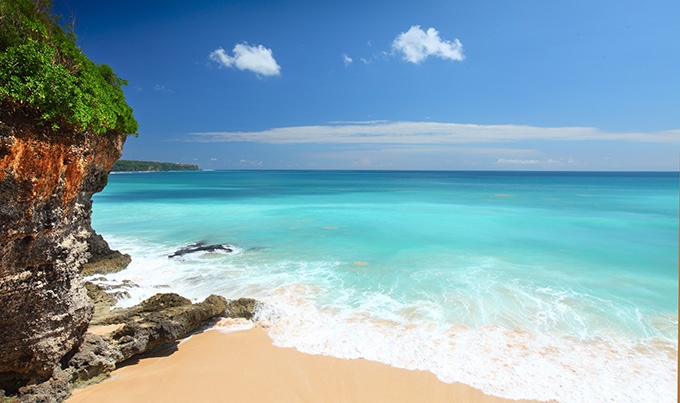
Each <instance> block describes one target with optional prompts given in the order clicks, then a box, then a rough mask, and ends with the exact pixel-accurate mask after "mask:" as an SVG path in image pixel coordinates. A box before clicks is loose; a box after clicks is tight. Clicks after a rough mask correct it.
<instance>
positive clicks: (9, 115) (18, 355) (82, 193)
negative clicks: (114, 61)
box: [0, 0, 138, 401]
mask: <svg viewBox="0 0 680 403" xmlns="http://www.w3.org/2000/svg"><path fill="white" fill-rule="evenodd" d="M125 84H126V82H125V80H122V79H120V78H119V77H118V76H116V75H115V74H114V73H113V70H112V69H111V67H109V66H107V65H105V64H99V65H98V64H95V63H94V62H92V61H91V60H90V59H88V58H87V56H85V55H84V54H83V53H82V51H81V50H80V49H79V48H78V47H77V45H76V37H75V34H74V33H73V31H72V30H71V29H70V28H69V27H68V26H66V27H63V26H62V25H60V23H59V17H57V16H55V15H54V14H53V13H52V9H51V1H50V0H41V1H36V0H2V1H0V398H1V397H2V396H3V394H4V393H5V392H8V393H10V394H14V393H16V392H17V391H19V389H20V388H22V387H24V386H30V385H35V384H39V383H46V384H48V386H49V385H50V384H52V382H53V380H54V379H59V374H58V372H59V371H60V370H61V368H62V366H65V365H66V363H67V362H68V360H69V358H70V356H71V355H73V354H75V352H76V349H77V347H78V346H79V345H80V344H81V342H82V339H83V334H84V333H85V330H86V328H87V326H88V321H89V320H90V318H91V316H92V312H93V306H92V303H91V301H90V300H89V299H88V297H87V294H86V291H85V288H84V287H83V280H82V276H81V269H82V268H83V265H84V264H85V263H86V262H88V260H91V259H92V255H93V254H97V255H98V256H95V257H96V258H100V259H101V258H102V256H105V257H106V256H113V255H115V253H113V252H111V251H110V250H109V249H108V245H104V244H105V241H103V239H101V237H98V236H97V235H96V234H95V233H94V231H92V228H91V227H90V213H91V206H92V201H91V196H92V194H94V193H95V192H98V191H100V190H102V189H103V188H104V186H105V185H106V181H107V175H108V173H109V171H110V170H111V168H112V167H113V163H114V162H115V161H116V160H117V159H118V158H119V157H120V155H121V152H122V148H123V143H124V142H125V135H126V134H135V133H136V132H137V128H138V125H137V121H136V120H135V119H134V116H133V114H132V108H130V106H129V105H128V104H127V103H126V101H125V96H124V94H123V90H122V87H123V86H124V85H125ZM113 257H115V256H113ZM47 380H50V381H48V382H45V381H47ZM60 390H63V387H62V388H61V389H60ZM19 392H20V391H19ZM60 393H62V392H59V391H57V390H56V389H55V391H54V393H52V394H51V395H52V397H51V398H50V399H52V400H59V398H60V397H59V396H60V395H59V394H60ZM43 401H45V400H44V399H43Z"/></svg>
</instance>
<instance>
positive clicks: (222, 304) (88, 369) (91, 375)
mask: <svg viewBox="0 0 680 403" xmlns="http://www.w3.org/2000/svg"><path fill="white" fill-rule="evenodd" d="M88 295H89V296H90V297H91V298H92V299H93V300H94V301H96V302H95V303H96V304H97V305H98V311H99V312H102V315H101V316H98V317H95V318H94V319H93V320H92V324H91V327H90V331H89V332H88V333H86V335H85V341H84V343H83V344H82V346H81V347H80V350H79V351H78V352H77V353H76V354H75V355H74V356H73V357H72V358H71V359H70V360H69V362H68V368H69V371H71V374H72V375H71V380H72V382H74V383H75V384H76V385H78V384H82V383H88V382H90V381H91V380H92V379H94V380H99V379H101V378H102V377H103V376H106V375H107V374H108V373H109V372H111V371H113V370H114V369H115V368H116V365H117V364H119V363H121V362H123V361H125V360H127V359H129V358H131V357H133V356H135V355H137V354H142V353H147V352H149V351H153V350H154V349H156V348H158V347H162V346H167V345H169V344H172V343H174V342H175V341H176V340H178V339H180V338H182V337H186V336H188V335H189V334H191V333H192V332H194V331H196V330H197V329H200V328H201V326H203V325H204V324H205V323H206V321H208V320H209V319H211V318H214V317H216V316H227V317H232V318H235V317H247V318H252V316H253V314H254V310H255V307H256V301H255V300H253V299H248V298H242V299H239V300H234V301H228V300H226V299H225V298H224V297H221V296H217V295H211V296H209V297H208V298H206V299H205V301H203V302H201V303H196V304H192V303H191V301H189V300H188V299H186V298H184V297H181V296H179V295H177V294H173V293H167V294H156V295H154V296H153V297H151V298H149V299H147V300H145V301H143V302H142V303H140V304H139V305H136V306H134V307H131V308H127V309H114V310H110V306H111V305H109V309H105V306H106V305H107V304H113V303H115V298H112V297H111V296H110V295H108V294H106V292H105V291H104V290H103V288H101V287H100V286H97V285H94V284H91V283H88Z"/></svg>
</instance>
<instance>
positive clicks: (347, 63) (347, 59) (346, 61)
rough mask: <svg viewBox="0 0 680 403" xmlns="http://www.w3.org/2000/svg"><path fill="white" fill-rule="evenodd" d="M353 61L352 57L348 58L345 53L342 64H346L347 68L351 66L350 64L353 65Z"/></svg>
mask: <svg viewBox="0 0 680 403" xmlns="http://www.w3.org/2000/svg"><path fill="white" fill-rule="evenodd" d="M352 61H353V60H352V58H351V57H349V56H347V55H346V54H344V53H343V54H342V62H343V63H345V66H349V65H350V64H352Z"/></svg>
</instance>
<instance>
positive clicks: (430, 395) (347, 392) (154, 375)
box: [67, 328, 516, 403]
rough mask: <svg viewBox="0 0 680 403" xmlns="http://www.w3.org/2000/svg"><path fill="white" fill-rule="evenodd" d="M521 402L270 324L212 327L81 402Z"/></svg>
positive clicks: (72, 402)
mask: <svg viewBox="0 0 680 403" xmlns="http://www.w3.org/2000/svg"><path fill="white" fill-rule="evenodd" d="M508 401H510V402H516V401H513V400H505V399H501V398H497V397H492V396H488V395H485V394H483V393H482V392H480V391H479V390H477V389H474V388H472V387H469V386H466V385H463V384H447V383H443V382H441V381H439V380H438V379H437V378H436V377H435V376H434V375H433V374H431V373H429V372H424V371H410V370H405V369H398V368H393V367H390V366H387V365H384V364H380V363H377V362H372V361H366V360H360V359H359V360H343V359H339V358H333V357H327V356H322V355H310V354H304V353H301V352H299V351H297V350H295V349H292V348H279V347H275V346H274V345H273V344H272V341H271V339H270V338H269V336H267V334H266V333H265V331H264V330H263V329H257V328H256V329H250V330H244V331H237V332H233V333H228V334H225V333H222V332H219V331H217V330H208V331H205V332H203V333H201V334H198V335H195V336H193V337H191V338H190V339H188V340H186V341H184V342H183V343H181V344H180V345H179V346H178V349H177V351H174V352H173V353H172V354H169V355H167V356H162V357H153V358H145V359H141V360H140V361H139V362H138V363H137V364H135V365H129V366H126V367H123V368H120V369H118V370H116V371H115V372H113V373H112V376H111V378H110V379H108V380H106V381H104V382H102V383H100V384H97V385H93V386H89V387H87V388H85V389H81V390H76V391H74V393H73V396H72V397H71V398H70V399H69V400H67V402H69V403H76V402H97V403H106V402H116V403H118V402H128V403H132V402H479V403H486V402H508Z"/></svg>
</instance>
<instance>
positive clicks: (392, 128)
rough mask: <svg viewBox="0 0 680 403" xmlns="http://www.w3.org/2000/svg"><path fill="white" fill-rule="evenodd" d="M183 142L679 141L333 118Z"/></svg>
mask: <svg viewBox="0 0 680 403" xmlns="http://www.w3.org/2000/svg"><path fill="white" fill-rule="evenodd" d="M184 140H185V141H194V142H256V143H270V144H290V143H316V144H474V143H493V142H513V141H528V140H534V141H536V140H543V141H578V140H581V141H587V140H604V141H629V142H654V143H670V144H676V145H677V144H680V129H677V130H667V131H658V132H606V131H602V130H599V129H597V128H593V127H578V126H576V127H537V126H524V125H475V124H461V123H441V122H389V121H380V120H378V121H368V122H331V123H329V124H327V125H319V126H292V127H278V128H272V129H268V130H262V131H252V132H242V131H236V132H235V131H222V132H199V133H192V134H191V135H190V136H189V137H188V138H185V139H184Z"/></svg>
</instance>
